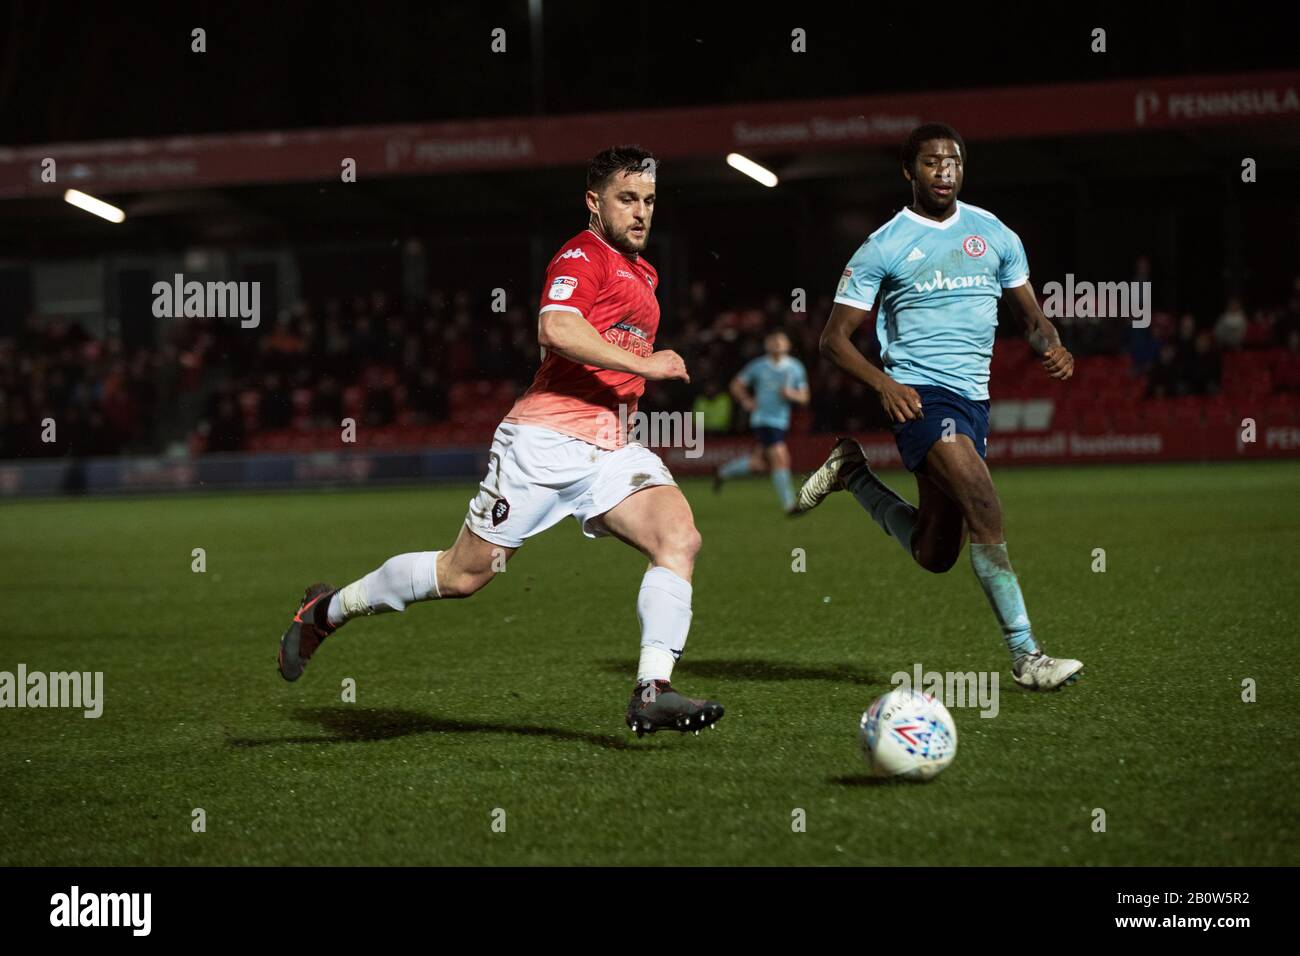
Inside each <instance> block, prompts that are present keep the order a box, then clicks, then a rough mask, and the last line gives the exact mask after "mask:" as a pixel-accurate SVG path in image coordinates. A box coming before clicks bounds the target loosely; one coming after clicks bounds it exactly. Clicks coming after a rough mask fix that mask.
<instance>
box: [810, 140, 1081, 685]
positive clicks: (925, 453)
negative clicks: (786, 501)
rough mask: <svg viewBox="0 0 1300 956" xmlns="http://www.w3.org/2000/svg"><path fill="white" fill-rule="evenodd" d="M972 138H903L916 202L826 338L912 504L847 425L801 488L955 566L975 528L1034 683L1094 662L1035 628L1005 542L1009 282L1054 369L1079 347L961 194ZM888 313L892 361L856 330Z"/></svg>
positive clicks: (1003, 618)
mask: <svg viewBox="0 0 1300 956" xmlns="http://www.w3.org/2000/svg"><path fill="white" fill-rule="evenodd" d="M965 164H966V144H965V143H964V142H963V141H962V138H961V136H960V135H959V134H958V133H957V131H956V130H954V129H953V128H952V127H950V126H947V125H945V124H943V123H931V124H927V125H924V126H919V127H917V128H916V129H914V130H913V131H912V133H911V135H910V136H909V137H908V139H907V142H906V144H905V145H904V147H903V177H904V178H905V179H906V180H907V181H908V182H909V183H911V186H912V205H911V206H910V207H909V208H906V209H902V210H900V211H899V213H898V214H897V215H896V216H894V218H893V219H891V220H890V221H889V222H887V223H885V225H883V226H881V227H880V228H879V229H877V230H876V231H875V232H873V233H872V234H871V236H870V237H869V238H868V239H867V241H866V242H864V243H863V244H862V246H861V247H860V248H859V249H858V251H857V252H856V253H855V254H854V255H853V258H852V259H851V260H850V261H849V264H848V267H847V268H846V269H845V270H844V273H843V275H842V276H841V277H840V282H839V286H838V288H837V289H836V294H835V306H834V308H833V310H832V311H831V316H830V319H829V321H828V322H827V323H826V328H825V330H824V331H823V332H822V339H821V351H822V354H823V355H825V356H826V357H827V358H828V359H830V360H831V361H832V362H834V363H835V364H836V365H838V366H839V367H840V368H842V369H843V370H844V371H845V372H847V373H848V374H850V375H852V376H854V377H855V378H857V379H859V380H860V381H862V382H864V383H865V384H866V385H867V386H869V387H870V388H871V389H872V390H873V391H874V392H875V393H876V395H877V396H878V397H879V399H880V405H881V408H882V409H883V410H884V413H885V415H886V416H887V418H888V421H889V422H890V423H891V426H892V428H893V431H894V438H895V441H896V442H897V443H898V450H899V452H900V453H901V455H902V458H903V464H904V465H906V466H907V469H908V470H909V471H911V472H912V473H913V474H914V475H915V476H916V488H917V495H918V498H919V504H918V505H917V506H915V507H914V506H913V505H911V504H910V503H909V502H907V501H905V500H903V499H902V498H901V497H899V496H898V495H897V494H895V493H894V492H893V491H892V490H891V489H890V488H889V487H888V486H886V485H885V484H884V483H883V482H882V481H881V480H880V479H879V478H877V477H876V476H875V474H873V473H872V471H871V467H870V464H869V463H868V462H867V457H866V454H865V453H864V452H863V450H862V446H861V445H859V444H858V443H857V442H856V441H853V440H852V439H848V438H841V439H840V440H839V441H838V442H837V443H836V445H835V448H834V450H833V451H832V452H831V455H830V457H829V458H828V459H827V460H826V462H825V464H823V465H822V466H821V467H820V468H819V469H818V470H817V471H815V472H814V473H813V474H812V475H811V476H809V478H808V480H807V481H806V482H805V483H804V485H803V487H802V488H800V489H799V500H798V503H797V504H796V506H795V512H796V513H799V512H804V511H808V510H810V509H812V508H815V507H816V506H817V505H819V504H820V503H821V502H822V501H823V500H824V499H825V498H826V496H827V495H828V494H830V493H831V492H833V491H839V490H847V491H849V492H850V493H851V494H852V495H853V497H854V498H856V499H857V500H858V502H859V503H860V504H861V505H862V507H863V508H865V509H866V510H867V512H868V514H870V515H871V517H872V520H874V521H875V522H876V523H877V524H878V525H880V527H881V528H883V529H884V531H885V533H886V534H888V535H889V536H891V537H892V538H894V539H895V540H896V541H898V543H899V544H901V545H902V546H903V549H904V550H905V551H906V552H907V553H908V554H909V555H910V556H911V557H912V558H913V559H914V560H915V561H916V563H917V564H919V565H920V566H921V567H923V568H925V569H926V570H927V571H934V572H943V571H947V570H948V569H949V568H951V567H952V566H953V565H954V564H955V563H956V561H957V558H958V556H960V554H961V549H962V546H963V545H964V544H965V540H966V535H967V533H969V534H970V541H971V546H970V560H971V567H972V568H973V570H974V572H975V576H976V577H977V578H978V579H979V582H980V585H981V586H982V587H983V589H984V594H985V596H986V597H987V598H988V600H989V603H990V605H992V607H993V611H994V614H995V615H996V616H997V619H998V623H999V624H1000V625H1001V627H1002V633H1003V638H1004V640H1005V641H1006V645H1007V650H1008V651H1009V652H1010V653H1011V661H1012V665H1011V672H1012V674H1013V676H1014V677H1015V679H1016V681H1017V683H1019V684H1020V685H1021V686H1023V687H1027V688H1030V689H1032V690H1053V689H1055V688H1058V687H1061V686H1063V685H1064V684H1068V683H1071V682H1073V681H1074V680H1075V679H1076V678H1077V676H1078V674H1079V671H1080V670H1082V669H1083V664H1082V663H1081V662H1079V661H1076V660H1067V659H1064V658H1062V659H1056V658H1051V657H1048V656H1047V655H1046V654H1045V653H1043V651H1042V649H1041V648H1040V647H1039V646H1038V642H1037V641H1036V640H1035V638H1034V635H1033V633H1032V632H1031V630H1030V625H1029V615H1028V614H1027V612H1026V611H1025V602H1024V598H1023V596H1022V595H1021V593H1020V583H1019V581H1018V580H1017V579H1016V574H1015V571H1014V570H1012V567H1011V560H1010V558H1009V557H1008V555H1007V544H1006V539H1005V536H1004V534H1003V530H1002V505H1001V503H1000V502H999V501H998V494H997V491H996V490H995V489H994V487H993V479H992V478H991V477H990V476H989V470H988V467H987V466H986V465H985V464H984V453H985V450H986V446H987V444H988V438H987V435H988V407H989V403H988V397H989V392H988V381H989V362H990V360H991V359H992V357H993V336H994V332H995V331H996V330H997V324H998V299H999V298H1000V297H1001V296H1002V294H1003V292H1005V293H1006V295H1007V300H1008V303H1009V305H1010V306H1011V312H1012V314H1013V315H1014V316H1015V317H1016V318H1017V319H1018V320H1019V321H1020V322H1021V323H1022V324H1023V325H1024V327H1025V333H1026V337H1027V338H1028V340H1029V343H1030V345H1031V347H1032V348H1033V349H1034V351H1035V352H1036V353H1037V354H1038V355H1039V356H1040V357H1041V358H1042V363H1043V369H1044V370H1045V371H1046V372H1047V374H1048V375H1050V376H1052V377H1053V378H1056V379H1062V380H1064V379H1068V378H1069V377H1070V375H1071V373H1072V372H1073V370H1074V359H1073V357H1072V356H1071V355H1070V353H1069V352H1068V351H1067V350H1066V349H1065V348H1064V347H1063V346H1062V345H1061V339H1060V336H1059V335H1058V334H1057V331H1056V328H1055V327H1054V326H1053V325H1052V323H1051V322H1049V321H1048V320H1047V317H1046V316H1044V315H1043V312H1042V309H1040V308H1039V305H1038V300H1037V298H1035V296H1034V290H1033V288H1032V287H1031V286H1030V284H1029V265H1028V263H1027V261H1026V258H1025V250H1024V246H1022V245H1021V243H1020V237H1019V236H1017V235H1016V234H1015V233H1014V232H1012V231H1011V230H1010V229H1008V228H1007V227H1006V226H1004V225H1003V224H1002V223H1001V221H999V220H998V218H997V217H996V216H994V215H993V214H992V213H990V212H987V211H985V210H983V209H980V208H979V207H978V206H971V205H968V204H966V203H963V202H958V201H957V194H958V193H959V192H960V191H961V187H962V180H963V176H964V167H965ZM872 312H875V313H876V334H877V335H878V337H879V339H880V347H881V359H882V361H883V363H884V371H881V370H880V369H878V368H876V367H875V366H874V365H872V364H871V363H870V362H869V361H867V359H866V357H864V356H863V355H862V353H861V352H859V351H858V350H857V348H855V347H854V345H853V342H852V341H851V336H852V334H853V332H854V330H855V329H857V328H858V326H860V325H861V324H862V323H863V322H864V321H866V319H867V318H868V317H869V316H870V315H871V314H872Z"/></svg>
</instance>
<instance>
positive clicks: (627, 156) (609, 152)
mask: <svg viewBox="0 0 1300 956" xmlns="http://www.w3.org/2000/svg"><path fill="white" fill-rule="evenodd" d="M647 160H648V162H647ZM658 165H659V161H658V160H657V159H655V157H654V154H653V153H651V152H650V150H648V149H642V148H641V147H640V146H636V145H628V146H611V147H610V148H609V149H602V150H601V151H600V152H599V153H597V154H596V155H595V156H593V157H591V162H590V163H588V164H587V188H588V189H590V190H592V191H593V192H600V190H601V189H603V188H604V186H605V184H606V183H607V182H609V179H610V177H611V176H613V175H614V174H615V173H640V172H645V171H647V169H648V170H649V171H650V173H651V174H652V175H653V174H654V171H655V169H656V168H657V167H658Z"/></svg>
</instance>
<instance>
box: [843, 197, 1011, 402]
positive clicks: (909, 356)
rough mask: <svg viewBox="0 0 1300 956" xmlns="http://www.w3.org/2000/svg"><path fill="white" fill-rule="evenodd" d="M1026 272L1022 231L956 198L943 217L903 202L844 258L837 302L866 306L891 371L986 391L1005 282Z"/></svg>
mask: <svg viewBox="0 0 1300 956" xmlns="http://www.w3.org/2000/svg"><path fill="white" fill-rule="evenodd" d="M1028 281H1029V263H1028V261H1027V260H1026V259H1025V247H1024V245H1023V244H1022V243H1021V242H1020V237H1019V236H1017V235H1016V234H1015V233H1014V232H1012V231H1011V230H1010V229H1008V228H1007V227H1006V226H1004V225H1003V224H1002V222H1001V221H1000V220H999V219H998V217H997V216H995V215H993V214H992V213H991V212H988V211H987V210H984V209H980V208H979V207H978V206H971V205H969V204H967V203H964V202H960V201H958V203H957V211H956V212H955V213H954V214H953V215H951V216H949V217H948V218H947V219H946V220H945V221H944V222H935V221H934V220H932V219H926V218H924V217H923V216H918V215H917V214H916V213H914V212H912V211H911V210H910V209H901V210H899V212H898V215H896V216H895V217H894V218H893V219H891V220H889V222H887V223H885V224H884V225H883V226H881V227H880V228H879V229H877V230H876V231H875V232H873V233H872V234H871V236H870V237H869V238H868V239H867V241H866V242H864V243H863V244H862V245H861V246H860V247H859V248H858V251H857V252H855V253H854V254H853V258H852V259H850V260H849V264H848V267H847V268H846V269H845V270H844V274H843V275H842V276H841V277H840V282H839V286H838V287H837V288H836V290H835V301H836V302H840V303H842V304H844V305H849V306H853V307H854V308H857V309H867V310H870V309H871V307H872V306H874V305H875V304H876V301H877V299H879V301H880V311H879V312H878V313H877V314H876V336H877V338H879V339H880V354H881V358H882V360H883V361H884V365H885V371H886V372H888V373H889V376H890V378H892V379H894V380H895V381H897V382H902V383H903V384H905V385H940V386H942V387H944V388H946V389H949V390H951V391H954V392H956V393H957V394H959V395H963V396H965V397H966V398H968V399H970V400H972V401H982V400H984V399H987V398H988V397H989V362H990V361H991V360H992V358H993V335H994V333H995V332H996V331H997V326H998V299H999V298H1001V296H1002V290H1003V289H1014V288H1015V287H1016V286H1020V285H1024V284H1025V283H1026V282H1028Z"/></svg>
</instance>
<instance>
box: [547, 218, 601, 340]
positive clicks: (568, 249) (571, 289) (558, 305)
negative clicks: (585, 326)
mask: <svg viewBox="0 0 1300 956" xmlns="http://www.w3.org/2000/svg"><path fill="white" fill-rule="evenodd" d="M595 246H596V240H595V239H592V240H591V241H590V242H584V241H583V240H582V238H581V237H578V238H576V239H571V240H569V241H568V242H567V243H565V245H564V248H563V249H561V250H560V251H559V252H558V253H557V254H556V256H555V258H554V259H552V260H551V264H550V266H549V267H548V268H547V270H546V281H545V283H544V284H543V286H542V302H541V305H540V306H539V307H538V311H539V312H544V311H546V310H547V309H562V310H564V311H568V312H578V313H580V314H581V315H582V317H583V318H585V319H586V320H587V321H588V322H590V321H591V313H592V307H593V306H594V305H595V304H596V297H597V296H598V295H599V294H600V289H601V286H603V285H604V284H605V261H604V256H602V255H601V254H600V250H598V249H596V248H594V247H595Z"/></svg>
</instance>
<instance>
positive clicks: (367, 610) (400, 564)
mask: <svg viewBox="0 0 1300 956" xmlns="http://www.w3.org/2000/svg"><path fill="white" fill-rule="evenodd" d="M440 554H442V552H441V551H411V552H408V553H407V554H399V555H398V556H397V557H395V558H389V559H388V560H387V561H385V562H384V563H383V564H382V565H380V566H379V567H378V568H376V569H375V570H374V571H371V572H370V573H369V574H367V575H366V576H365V577H364V578H362V579H361V580H360V581H353V582H352V583H351V584H349V585H347V586H346V587H343V588H339V590H338V591H336V592H335V594H334V596H333V597H331V598H330V606H329V612H328V613H329V622H330V623H331V624H333V625H335V626H336V627H337V626H338V625H339V624H342V623H343V622H344V621H350V620H352V618H354V617H359V616H361V615H368V614H384V613H386V612H388V611H402V610H405V609H406V605H408V604H414V603H415V602H416V601H430V600H433V599H435V598H439V597H441V596H442V595H440V594H439V593H438V571H437V569H438V555H440Z"/></svg>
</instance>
